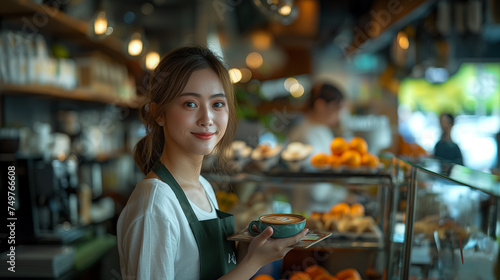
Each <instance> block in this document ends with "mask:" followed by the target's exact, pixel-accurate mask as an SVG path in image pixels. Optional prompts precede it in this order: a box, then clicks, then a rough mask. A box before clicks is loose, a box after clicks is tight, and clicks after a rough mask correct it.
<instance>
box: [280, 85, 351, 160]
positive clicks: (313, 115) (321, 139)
mask: <svg viewBox="0 0 500 280" xmlns="http://www.w3.org/2000/svg"><path fill="white" fill-rule="evenodd" d="M343 104H344V94H342V92H341V91H340V90H339V89H338V88H337V87H335V86H333V85H331V84H328V83H318V84H316V85H315V86H314V87H313V88H312V90H311V94H310V96H309V101H308V104H307V108H306V110H305V112H304V119H303V120H302V121H301V122H300V123H299V124H298V125H297V126H296V127H294V128H292V129H291V131H290V133H289V136H288V138H289V140H290V141H298V142H302V143H305V144H309V145H312V146H313V149H314V151H313V154H314V153H319V152H323V153H330V142H331V141H332V140H333V132H332V127H334V126H336V125H337V124H338V123H339V119H340V116H339V115H340V110H341V109H342V106H343Z"/></svg>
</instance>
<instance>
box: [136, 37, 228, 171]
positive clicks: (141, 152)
mask: <svg viewBox="0 0 500 280" xmlns="http://www.w3.org/2000/svg"><path fill="white" fill-rule="evenodd" d="M206 68H209V69H212V70H213V71H214V72H215V73H216V74H217V76H218V77H219V79H220V82H221V84H222V87H223V89H224V93H225V95H226V101H227V105H228V109H229V117H228V124H227V128H226V133H225V134H224V136H223V137H222V139H221V140H220V141H219V143H218V144H217V146H216V147H215V149H214V151H213V152H214V153H217V154H218V157H217V165H216V166H217V169H221V170H227V160H226V158H225V157H224V155H225V154H226V151H227V149H229V147H230V145H231V143H232V141H233V136H234V132H235V130H236V108H235V107H236V104H235V98H234V91H233V86H232V84H231V81H230V79H229V73H228V71H227V69H226V67H225V65H224V63H223V61H222V59H221V58H219V57H218V56H216V55H215V54H214V53H213V52H212V51H211V50H210V49H208V48H207V47H204V46H198V45H190V46H184V47H180V48H177V49H175V50H173V51H171V52H169V53H168V54H167V55H165V56H164V57H163V58H162V59H161V61H160V63H159V64H158V66H157V67H156V69H155V70H154V72H153V73H152V75H151V78H150V81H149V88H148V92H147V95H146V104H145V105H144V106H142V108H141V109H140V116H141V119H142V121H143V123H144V125H145V128H146V136H145V137H144V138H142V139H141V140H140V141H139V142H138V143H137V144H136V145H135V151H134V159H135V163H136V164H137V165H138V166H139V168H140V169H141V171H142V172H143V173H144V174H148V173H149V171H151V169H152V168H153V165H154V164H155V163H156V162H157V161H158V160H159V159H160V156H161V154H162V152H163V146H164V143H165V136H164V135H163V129H162V127H161V126H159V125H158V124H157V123H156V119H157V118H158V116H159V115H160V114H162V113H164V112H165V110H166V108H167V107H168V105H169V104H170V103H171V102H172V101H173V100H174V99H175V98H176V97H177V96H179V94H181V92H182V90H183V89H184V87H185V86H186V84H187V82H188V80H189V77H191V74H192V73H193V72H194V71H196V70H201V69H206ZM151 102H155V103H156V104H157V109H156V110H155V112H151V110H150V109H149V105H150V103H151Z"/></svg>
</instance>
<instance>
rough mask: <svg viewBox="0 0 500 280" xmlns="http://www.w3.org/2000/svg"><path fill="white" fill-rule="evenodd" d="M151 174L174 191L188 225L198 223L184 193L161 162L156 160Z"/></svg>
mask: <svg viewBox="0 0 500 280" xmlns="http://www.w3.org/2000/svg"><path fill="white" fill-rule="evenodd" d="M152 170H153V172H154V173H156V175H158V177H160V179H162V180H163V181H165V183H167V184H168V185H169V186H170V188H171V189H172V191H174V194H175V196H176V197H177V200H179V203H180V205H181V207H182V211H183V212H184V215H186V218H187V220H188V222H189V223H194V222H198V217H196V214H195V213H194V211H193V208H191V205H190V204H189V201H188V199H187V197H186V194H184V191H183V190H182V188H181V186H179V184H178V183H177V181H176V180H175V178H174V176H172V174H171V173H170V171H168V169H167V168H166V167H165V165H163V163H162V162H161V161H159V160H158V162H156V164H155V165H154V166H153V169H152ZM214 208H215V207H214Z"/></svg>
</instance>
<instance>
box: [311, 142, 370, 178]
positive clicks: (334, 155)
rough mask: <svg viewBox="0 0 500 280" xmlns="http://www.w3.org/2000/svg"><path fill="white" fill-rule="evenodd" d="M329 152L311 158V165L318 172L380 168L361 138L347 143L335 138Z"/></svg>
mask: <svg viewBox="0 0 500 280" xmlns="http://www.w3.org/2000/svg"><path fill="white" fill-rule="evenodd" d="M330 151H331V153H330V154H325V153H317V154H314V155H313V156H312V157H311V165H312V166H313V167H316V168H317V169H318V170H325V169H331V170H334V171H340V170H343V169H348V170H363V171H365V170H366V171H376V170H377V169H378V168H379V167H380V160H379V158H378V157H377V156H376V155H374V154H371V153H369V152H368V144H367V143H366V141H365V140H364V139H363V138H361V137H354V138H352V139H351V141H349V142H348V141H347V140H345V139H344V138H342V137H335V138H334V139H333V140H332V142H330Z"/></svg>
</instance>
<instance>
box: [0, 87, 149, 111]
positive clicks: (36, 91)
mask: <svg viewBox="0 0 500 280" xmlns="http://www.w3.org/2000/svg"><path fill="white" fill-rule="evenodd" d="M0 94H3V95H32V96H42V97H47V98H56V99H67V100H77V101H86V102H95V103H103V104H113V105H116V106H120V107H128V108H133V109H137V108H140V106H141V105H142V102H141V101H140V100H139V99H137V100H131V101H124V100H121V99H120V98H118V97H116V96H111V95H106V94H103V93H100V92H93V91H90V90H84V89H75V90H64V89H60V88H57V87H53V86H44V85H0Z"/></svg>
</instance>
